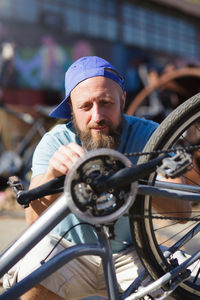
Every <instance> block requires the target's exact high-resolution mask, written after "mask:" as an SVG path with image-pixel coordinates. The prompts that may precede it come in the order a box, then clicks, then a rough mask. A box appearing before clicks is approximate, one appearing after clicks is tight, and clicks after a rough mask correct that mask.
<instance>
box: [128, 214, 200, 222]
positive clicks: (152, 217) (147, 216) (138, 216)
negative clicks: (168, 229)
mask: <svg viewBox="0 0 200 300" xmlns="http://www.w3.org/2000/svg"><path fill="white" fill-rule="evenodd" d="M124 216H130V215H129V214H125V215H124ZM132 216H133V217H134V218H136V219H148V218H149V219H160V220H172V221H193V222H198V221H200V217H191V218H183V217H165V216H150V215H138V214H132Z"/></svg>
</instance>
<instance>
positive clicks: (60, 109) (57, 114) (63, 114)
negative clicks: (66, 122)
mask: <svg viewBox="0 0 200 300" xmlns="http://www.w3.org/2000/svg"><path fill="white" fill-rule="evenodd" d="M67 100H68V97H67V98H65V99H64V100H63V101H62V102H61V103H60V104H59V105H58V106H56V108H55V109H54V110H53V111H52V112H50V114H49V116H50V117H53V118H59V119H70V118H71V109H70V106H69V103H68V102H67Z"/></svg>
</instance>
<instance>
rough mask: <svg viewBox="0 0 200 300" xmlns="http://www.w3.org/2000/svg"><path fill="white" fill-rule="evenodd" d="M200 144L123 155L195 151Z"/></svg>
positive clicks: (199, 147)
mask: <svg viewBox="0 0 200 300" xmlns="http://www.w3.org/2000/svg"><path fill="white" fill-rule="evenodd" d="M199 149H200V145H193V146H186V147H184V148H170V149H163V150H154V151H150V152H132V153H124V155H125V156H127V157H128V156H142V155H152V156H154V155H159V154H164V153H171V152H174V153H176V152H178V151H195V150H199Z"/></svg>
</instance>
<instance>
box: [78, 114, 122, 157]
mask: <svg viewBox="0 0 200 300" xmlns="http://www.w3.org/2000/svg"><path fill="white" fill-rule="evenodd" d="M119 119H120V120H119V125H118V126H117V127H114V126H113V125H112V123H111V122H110V121H107V120H101V121H100V122H99V123H93V124H91V125H89V126H88V127H87V129H86V130H84V131H81V130H80V129H79V128H78V126H77V123H76V120H75V117H74V115H73V116H72V121H73V126H74V128H75V131H76V133H77V136H78V137H79V138H80V140H81V142H82V146H83V147H84V148H85V149H86V150H87V151H90V150H94V149H98V148H110V149H117V148H118V147H119V145H120V141H121V134H122V123H123V122H122V113H121V114H120V116H119ZM103 125H107V126H108V128H109V131H108V132H107V133H104V132H96V134H95V135H92V133H91V128H98V126H99V127H100V126H103Z"/></svg>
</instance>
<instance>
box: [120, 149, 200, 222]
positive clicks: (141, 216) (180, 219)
mask: <svg viewBox="0 0 200 300" xmlns="http://www.w3.org/2000/svg"><path fill="white" fill-rule="evenodd" d="M199 149H200V145H192V146H191V145H190V146H185V147H184V148H170V149H163V150H154V151H150V152H132V153H124V155H125V156H127V157H129V156H142V155H151V156H156V155H159V154H165V153H171V152H174V153H176V152H178V151H189V152H192V151H195V150H199ZM133 217H134V218H138V219H139V218H140V219H142V218H151V219H161V220H173V221H195V222H198V221H200V218H198V217H191V218H183V217H165V216H147V215H136V214H133Z"/></svg>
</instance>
